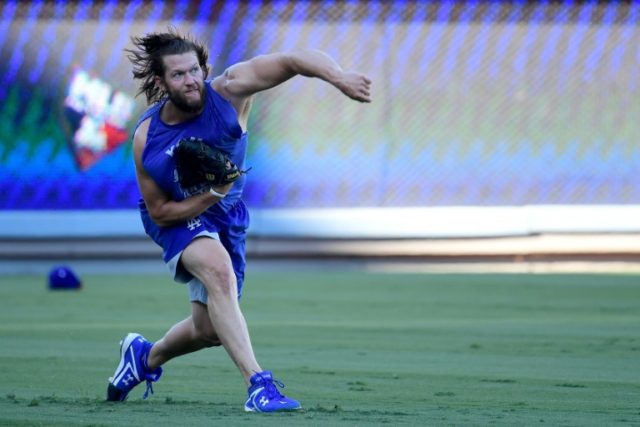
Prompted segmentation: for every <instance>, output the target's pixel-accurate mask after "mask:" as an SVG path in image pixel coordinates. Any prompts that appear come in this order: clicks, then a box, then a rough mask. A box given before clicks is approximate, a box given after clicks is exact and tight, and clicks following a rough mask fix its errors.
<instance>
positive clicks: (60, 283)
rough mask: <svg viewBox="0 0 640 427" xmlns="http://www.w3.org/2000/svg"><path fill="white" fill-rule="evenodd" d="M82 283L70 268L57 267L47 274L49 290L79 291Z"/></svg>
mask: <svg viewBox="0 0 640 427" xmlns="http://www.w3.org/2000/svg"><path fill="white" fill-rule="evenodd" d="M81 287H82V282H81V281H80V279H79V278H78V276H77V275H76V273H74V272H73V270H71V268H70V267H67V266H65V265H59V266H57V267H54V268H53V270H51V272H50V273H49V289H80V288H81Z"/></svg>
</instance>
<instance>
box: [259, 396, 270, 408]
mask: <svg viewBox="0 0 640 427" xmlns="http://www.w3.org/2000/svg"><path fill="white" fill-rule="evenodd" d="M268 403H269V399H267V398H266V397H264V396H262V397H261V398H260V405H262V406H263V407H264V406H267V404H268Z"/></svg>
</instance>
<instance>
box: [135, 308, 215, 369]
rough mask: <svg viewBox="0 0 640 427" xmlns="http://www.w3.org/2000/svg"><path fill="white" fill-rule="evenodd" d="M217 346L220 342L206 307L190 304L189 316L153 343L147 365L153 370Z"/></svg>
mask: <svg viewBox="0 0 640 427" xmlns="http://www.w3.org/2000/svg"><path fill="white" fill-rule="evenodd" d="M218 345H220V340H219V339H218V336H217V335H216V332H215V329H214V328H213V326H212V325H211V319H210V318H209V313H208V311H207V306H206V305H204V304H202V303H199V302H192V303H191V316H189V317H187V318H186V319H184V320H182V321H181V322H178V323H176V324H175V325H173V327H171V329H169V330H168V331H167V333H166V334H165V335H164V337H162V338H161V339H160V340H158V341H156V342H155V344H154V345H153V347H152V348H151V351H150V352H149V358H148V359H147V365H148V366H149V368H150V369H155V368H157V367H159V366H161V365H163V364H165V363H166V362H168V361H169V360H171V359H173V358H175V357H178V356H182V355H183V354H188V353H193V352H194V351H198V350H201V349H203V348H207V347H214V346H218Z"/></svg>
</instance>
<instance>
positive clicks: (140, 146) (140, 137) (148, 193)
mask: <svg viewBox="0 0 640 427" xmlns="http://www.w3.org/2000/svg"><path fill="white" fill-rule="evenodd" d="M150 121H151V120H146V121H144V122H143V123H142V124H141V125H140V126H139V127H138V129H137V130H136V133H135V135H134V136H133V157H134V161H135V166H136V178H137V180H138V187H139V188H140V193H141V194H142V198H143V199H144V202H145V205H146V206H147V210H148V211H149V216H150V217H151V219H152V220H153V222H155V223H156V224H157V225H159V226H160V227H166V226H169V225H173V224H176V223H178V222H182V221H186V220H188V219H191V218H193V217H195V216H197V215H200V214H201V213H202V212H204V211H205V210H207V209H208V208H209V207H211V205H213V204H215V203H217V202H219V201H220V200H221V199H220V198H219V197H217V196H214V195H213V194H211V193H209V192H208V191H207V192H204V193H202V194H197V195H195V196H192V197H189V198H187V199H184V200H182V201H179V202H178V201H175V200H173V199H171V197H170V196H169V195H168V194H166V193H165V192H164V191H162V189H161V188H160V187H158V184H156V182H155V181H154V180H153V178H151V176H149V174H148V173H147V171H145V169H144V167H143V165H142V151H143V150H144V146H145V144H146V143H147V132H148V130H149V122H150ZM230 187H231V184H229V185H228V186H224V187H218V188H216V191H217V192H218V193H222V194H226V193H227V191H229V189H230Z"/></svg>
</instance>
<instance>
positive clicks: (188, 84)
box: [159, 52, 205, 113]
mask: <svg viewBox="0 0 640 427" xmlns="http://www.w3.org/2000/svg"><path fill="white" fill-rule="evenodd" d="M163 60H164V66H165V72H164V78H162V79H161V80H160V81H159V84H160V85H162V86H164V89H165V90H166V92H167V96H168V97H169V100H170V101H171V102H172V103H173V104H174V105H175V106H176V108H178V109H179V110H182V111H184V112H185V113H197V112H200V111H201V110H202V107H203V105H204V97H205V90H204V78H203V73H202V68H200V64H199V63H198V56H197V55H196V53H195V52H187V53H182V54H178V55H167V56H165V57H164V58H163Z"/></svg>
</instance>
